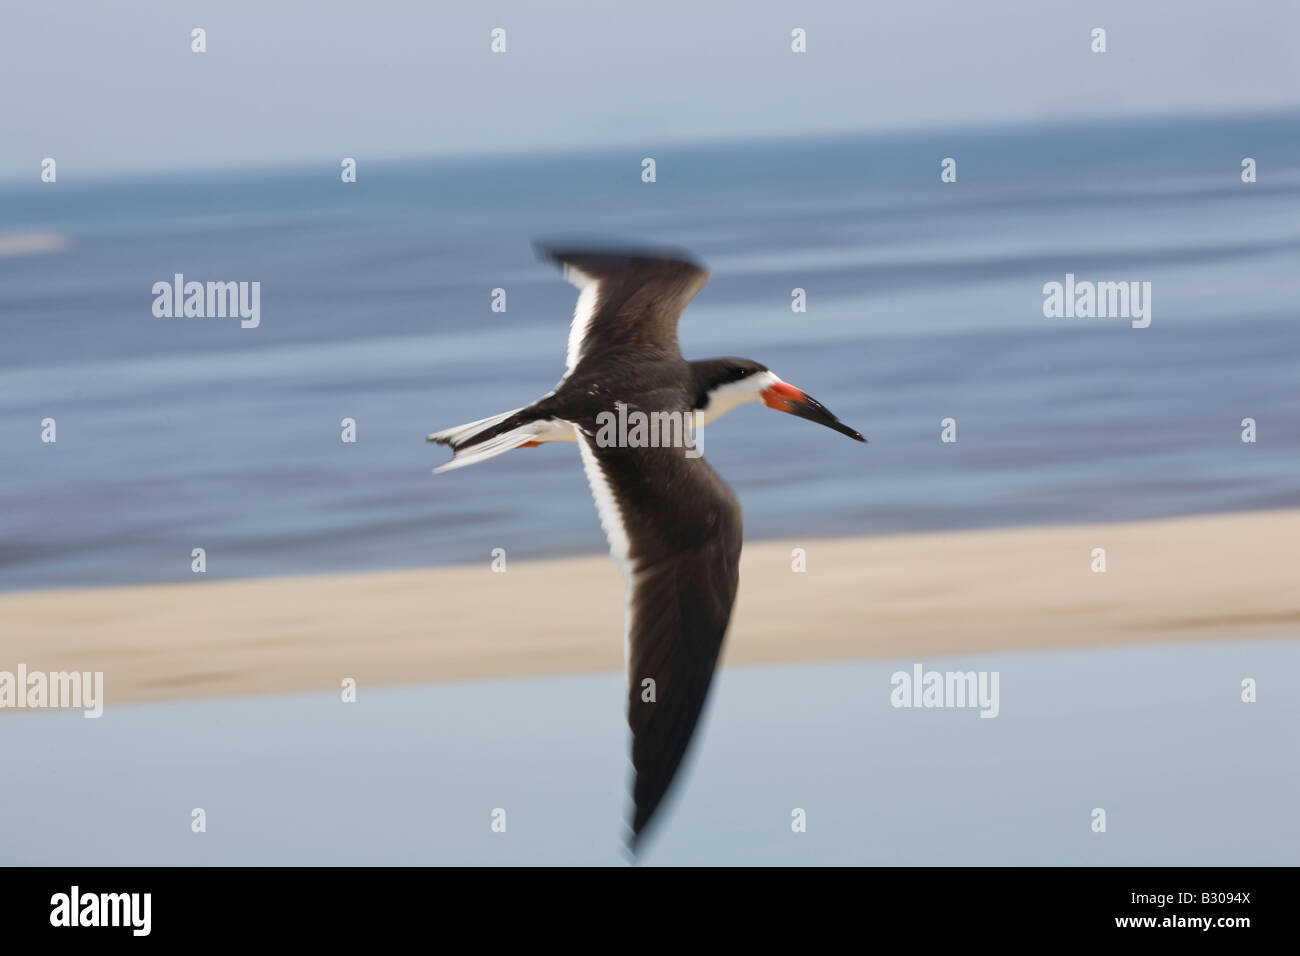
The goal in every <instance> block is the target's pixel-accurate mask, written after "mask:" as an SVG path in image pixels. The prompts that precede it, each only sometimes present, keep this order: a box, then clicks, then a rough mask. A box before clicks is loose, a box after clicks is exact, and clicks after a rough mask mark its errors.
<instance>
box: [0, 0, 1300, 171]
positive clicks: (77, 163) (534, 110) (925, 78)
mask: <svg viewBox="0 0 1300 956" xmlns="http://www.w3.org/2000/svg"><path fill="white" fill-rule="evenodd" d="M0 17H2V18H3V21H2V25H3V28H2V29H0V129H3V131H4V132H3V140H2V142H3V150H0V177H5V178H14V177H25V176H37V175H38V174H39V163H40V160H41V159H42V158H43V157H45V156H53V157H55V158H56V159H57V160H58V163H59V175H60V178H61V179H63V178H64V177H67V176H96V175H103V174H112V173H118V172H136V171H151V170H175V169H194V168H219V167H226V166H257V165H264V164H280V163H298V162H303V163H311V162H317V161H320V162H325V163H330V164H331V165H337V162H338V159H339V157H342V156H355V157H357V158H358V159H362V158H367V159H380V158H397V157H413V156H434V155H445V154H466V153H480V152H501V151H514V150H538V149H545V150H551V149H564V148H569V147H583V146H588V145H598V144H603V145H627V146H633V147H635V148H638V149H639V148H644V149H646V150H647V151H650V150H653V148H654V147H655V145H656V144H657V143H663V142H669V141H682V140H699V139H732V138H743V137H751V136H764V137H766V136H791V137H795V136H799V135H801V134H813V133H828V132H838V131H845V132H861V131H870V130H886V129H897V128H915V127H927V126H944V125H955V124H961V125H968V124H985V123H1007V122H1013V123H1014V122H1027V121H1034V120H1039V119H1056V120H1062V119H1082V118H1089V117H1101V116H1131V115H1143V114H1162V113H1171V112H1173V113H1186V112H1226V113H1240V112H1253V111H1268V110H1276V109H1283V108H1296V107H1297V106H1300V3H1295V2H1294V0H1122V2H1109V0H1102V2H1096V0H1089V2H1086V3H1085V2H1079V0H1073V2H1063V0H980V2H973V0H909V2H908V3H904V4H874V3H873V4H866V3H849V2H847V0H839V2H834V3H827V2H820V3H819V2H808V0H799V2H771V0H746V2H743V3H742V2H739V0H735V2H731V0H727V2H719V0H712V2H710V0H653V2H651V3H641V4H637V3H611V2H594V0H593V2H587V0H577V2H547V3H545V4H542V3H536V2H533V0H519V2H507V3H492V2H479V3H471V2H464V3H447V2H438V0H432V2H431V0H366V2H341V0H277V2H265V0H201V2H187V3H180V2H176V0H132V2H130V3H122V4H119V3H105V2H103V0H71V2H60V3H54V2H49V3H24V4H19V3H9V4H6V5H5V9H4V12H3V14H0ZM196 26H201V27H203V28H205V29H206V30H207V41H208V52H206V53H204V54H195V53H192V52H190V30H191V28H193V27H196ZM1098 26H1100V27H1104V28H1105V29H1106V30H1107V36H1108V46H1109V51H1108V52H1107V53H1105V54H1102V55H1098V54H1094V53H1092V52H1091V51H1090V50H1089V42H1090V40H1089V34H1090V31H1091V29H1092V28H1093V27H1098ZM494 27H503V28H505V29H506V31H507V43H508V52H507V53H506V54H504V55H493V54H492V53H491V52H490V51H489V42H490V31H491V30H492V28H494ZM794 27H802V28H803V29H805V30H806V31H807V35H808V52H807V53H806V54H802V55H796V54H793V53H791V51H790V31H791V30H792V29H793V28H794Z"/></svg>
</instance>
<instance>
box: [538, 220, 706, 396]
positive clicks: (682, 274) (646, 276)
mask: <svg viewBox="0 0 1300 956" xmlns="http://www.w3.org/2000/svg"><path fill="white" fill-rule="evenodd" d="M536 248H537V251H538V253H539V254H541V255H542V256H544V257H545V258H547V259H550V260H552V261H553V262H556V263H558V264H559V265H560V266H562V267H563V269H564V276H565V278H566V279H568V280H569V281H570V282H572V283H573V284H574V285H575V286H577V287H578V289H580V290H581V291H580V292H579V294H578V305H577V307H576V308H575V309H574V312H573V325H572V326H570V328H569V351H568V355H567V357H566V360H565V375H566V376H567V375H568V374H569V373H570V372H572V371H573V370H574V368H575V367H577V365H578V363H579V362H580V361H582V359H583V358H585V357H587V356H588V355H594V354H596V353H598V352H601V351H604V350H606V349H609V348H616V347H618V346H623V345H646V346H653V347H657V348H661V349H665V350H667V351H671V352H678V351H679V349H678V346H677V319H678V317H679V316H681V314H682V310H683V309H684V308H686V305H687V303H688V302H690V301H691V299H692V298H694V297H695V293H697V292H699V291H700V289H701V288H702V287H703V286H704V284H705V283H706V282H708V281H709V273H708V272H707V271H706V270H705V269H704V268H703V267H702V266H700V265H699V264H698V263H695V262H692V261H691V260H690V258H689V256H688V255H687V254H686V253H683V252H680V251H677V250H671V251H668V250H635V251H620V252H614V251H608V250H604V251H600V250H590V249H579V248H565V247H559V246H544V245H538V246H537V247H536Z"/></svg>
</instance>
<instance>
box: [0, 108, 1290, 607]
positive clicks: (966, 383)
mask: <svg viewBox="0 0 1300 956" xmlns="http://www.w3.org/2000/svg"><path fill="white" fill-rule="evenodd" d="M645 156H652V157H653V158H654V159H655V161H656V174H657V179H656V181H655V182H654V183H645V182H643V181H642V179H641V169H642V166H641V161H642V159H643V157H645ZM1247 156H1249V157H1252V158H1253V159H1254V160H1255V161H1256V164H1257V168H1258V181H1257V182H1254V183H1243V182H1242V180H1241V175H1240V174H1241V162H1242V159H1243V157H1247ZM945 157H952V158H954V159H956V160H957V181H956V182H955V183H943V182H941V181H940V176H939V173H940V162H941V160H943V159H944V158H945ZM339 173H340V169H339V166H338V165H337V160H334V161H323V162H322V163H321V164H319V165H316V166H312V167H302V168H284V169H274V170H259V171H236V172H232V171H217V172H211V173H192V174H186V175H157V176H139V177H135V178H124V179H111V180H110V179H105V180H98V181H82V180H79V179H78V177H77V175H76V171H75V170H74V169H68V168H61V169H60V170H59V177H60V178H59V180H58V181H57V182H56V183H54V184H47V183H41V182H39V181H36V179H35V177H33V179H32V180H31V181H29V182H23V183H9V184H4V185H0V237H3V236H6V235H7V236H9V237H11V238H12V237H15V236H17V237H20V240H21V237H30V236H32V235H34V234H44V235H48V236H52V237H54V239H55V240H56V242H57V244H58V245H59V246H61V248H60V249H58V250H56V251H47V252H41V253H31V254H26V255H23V254H16V253H14V250H13V248H10V254H5V255H3V256H0V322H2V323H3V347H2V348H0V449H2V450H3V452H2V454H3V467H2V468H0V589H6V590H16V589H25V588H46V587H58V586H74V585H99V584H113V583H121V582H143V581H178V580H187V579H192V577H193V575H192V573H191V570H190V561H191V557H190V555H191V551H192V549H193V548H196V547H202V548H204V549H205V550H206V553H207V567H208V572H209V574H210V575H211V576H214V577H251V576H259V575H274V574H299V573H310V572H322V571H341V570H361V569H379V568H392V567H404V566H415V565H427V564H439V563H462V562H478V561H486V560H488V557H489V554H490V553H491V551H492V549H493V548H497V547H502V548H505V549H506V550H507V552H508V553H509V554H510V555H511V557H512V558H526V557H536V556H550V555H560V554H571V553H582V552H597V551H601V550H603V549H604V539H603V536H602V534H601V531H600V528H599V525H598V522H597V519H596V516H595V512H594V509H593V507H592V504H591V500H590V496H589V493H588V491H587V488H586V485H585V482H584V480H583V478H582V473H581V469H580V467H579V463H578V457H577V453H576V449H575V448H574V447H573V446H572V445H564V446H554V447H543V448H540V449H533V450H522V451H519V452H512V453H510V454H508V455H505V456H503V457H501V458H498V459H495V460H493V461H490V462H487V463H484V464H481V465H476V466H474V467H472V468H468V469H464V470H461V471H457V472H453V473H449V474H446V475H440V476H437V477H434V476H433V475H431V474H430V470H431V468H432V467H433V466H435V465H437V464H439V463H440V462H442V461H444V460H445V458H446V452H445V450H444V449H441V448H436V447H432V446H429V445H427V444H426V443H425V441H424V436H425V435H426V434H427V433H428V432H430V431H434V430H436V429H439V428H443V427H447V426H449V425H454V424H458V423H460V422H464V421H468V420H471V419H476V418H481V417H483V416H486V415H489V414H492V413H495V412H498V411H503V410H506V409H510V408H514V407H516V406H519V405H523V404H526V403H527V402H529V401H531V400H533V399H534V398H536V397H537V396H539V395H541V394H543V393H545V392H547V391H549V390H550V388H551V387H552V386H553V385H554V383H555V381H556V380H557V379H558V377H559V375H560V374H561V371H562V368H563V358H564V349H565V341H566V336H567V329H568V323H569V318H570V316H571V314H572V309H573V303H574V298H575V291H574V290H573V289H572V288H571V287H569V286H568V285H566V284H565V283H564V282H563V281H562V280H561V278H560V276H559V275H558V273H556V272H555V271H554V270H553V269H552V268H550V267H549V266H547V265H545V264H542V263H540V262H538V261H536V259H535V258H534V255H533V252H532V250H531V246H530V242H531V241H532V240H533V239H535V238H539V237H554V236H573V235H580V236H595V237H601V238H612V239H622V240H639V241H645V242H666V243H671V244H675V245H680V246H685V247H687V248H689V249H692V250H693V251H694V252H695V253H696V254H697V255H698V256H700V257H701V258H702V259H703V260H705V261H706V262H707V263H708V264H709V266H710V267H711V269H712V271H713V279H712V281H711V283H710V284H709V285H708V286H707V287H706V288H705V289H704V290H703V291H702V292H701V293H700V295H699V296H698V297H697V299H696V300H695V302H694V304H692V306H691V307H690V308H689V309H688V310H687V312H686V314H685V317H684V318H683V321H682V327H681V340H682V344H683V349H684V351H685V352H686V354H687V356H688V357H691V358H704V357H709V356H714V355H741V356H746V357H750V358H754V359H757V360H759V361H761V362H763V363H765V364H767V365H769V366H770V367H772V368H773V369H774V370H775V371H776V372H777V373H778V374H780V375H781V376H782V377H783V378H785V379H786V380H788V381H791V382H794V383H795V384H797V385H799V386H801V387H803V388H804V389H806V390H807V391H808V392H809V393H811V394H812V395H814V396H816V397H817V398H818V399H819V400H821V401H822V402H823V403H825V404H826V405H827V406H829V407H830V408H831V409H832V410H833V411H835V412H836V413H837V414H838V415H839V416H840V417H841V418H843V419H844V420H845V421H846V422H848V423H849V424H851V425H853V426H854V427H856V428H858V429H859V430H861V431H862V432H863V433H864V434H866V435H867V436H868V437H869V439H870V444H868V445H865V446H864V445H860V444H857V443H855V442H852V441H849V440H847V439H845V438H843V437H842V436H839V435H837V434H835V433H833V432H831V431H829V430H827V429H823V428H819V427H816V426H814V425H812V424H810V423H808V422H805V421H800V420H797V419H795V418H793V417H790V416H780V415H775V414H772V413H770V412H769V411H767V410H766V409H764V408H762V407H761V406H753V407H747V408H744V409H742V410H740V411H738V412H735V413H733V414H732V415H731V416H729V417H728V418H727V419H725V420H723V421H722V422H720V423H718V424H716V425H713V426H711V427H710V430H709V434H708V436H707V455H708V457H709V459H710V461H711V462H712V463H713V464H714V466H715V467H716V468H717V469H718V470H719V471H720V472H721V473H722V474H723V476H724V477H726V478H727V480H728V481H729V482H730V483H731V485H732V486H733V487H734V489H735V490H736V492H737V494H738V496H739V498H740V500H741V502H742V504H743V506H744V508H745V514H746V533H747V535H748V537H750V538H760V537H772V536H788V535H805V534H806V535H826V534H878V533H886V532H900V531H914V530H933V529H943V528H970V527H988V526H1000V525H1022V524H1035V523H1045V522H1053V523H1055V522H1087V521H1103V520H1120V519H1130V518H1146V517H1159V516H1168V515H1180V514H1193V513H1201V512H1216V511H1228V510H1246V509H1261V508H1275V507H1285V506H1293V505H1296V504H1298V503H1300V468H1298V467H1297V466H1298V465H1300V416H1297V414H1296V408H1297V402H1296V389H1297V384H1298V383H1297V369H1298V368H1300V324H1298V320H1300V314H1298V313H1300V304H1298V301H1300V297H1298V296H1297V292H1300V115H1297V114H1286V115H1272V116H1258V117H1249V118H1240V117H1239V118H1231V119H1225V118H1213V117H1199V118H1170V119H1164V120H1145V121H1125V122H1113V123H1100V124H1089V125H1068V124H1062V125H1054V126H1042V127H1018V128H1006V129H979V130H965V129H958V130H950V131H943V132H926V133H911V134H891V135H872V136H860V137H852V138H837V139H803V138H797V139H788V140H783V141H778V142H746V143H729V144H696V145H681V146H672V147H662V146H657V147H655V148H654V149H653V150H643V149H634V148H629V149H623V150H617V151H607V152H585V153H581V154H573V155H561V154H547V155H528V156H503V157H485V158H477V159H456V160H440V161H428V162H407V163H384V162H379V161H371V160H368V159H367V158H366V157H364V156H361V157H358V179H357V182H355V183H349V184H345V183H343V182H341V180H340V175H339ZM21 244H22V243H21V241H20V242H19V245H20V246H21ZM2 248H4V245H3V243H0V249H2ZM175 273H182V274H184V276H185V277H186V278H187V279H190V280H198V281H258V282H260V283H261V323H260V326H259V327H258V328H255V329H245V328H241V327H240V323H239V321H238V320H236V319H185V318H157V317H155V316H154V314H153V311H152V304H153V298H154V296H153V293H152V291H151V290H152V287H153V284H154V283H155V282H159V281H166V282H170V281H171V279H172V276H173V275H174V274H175ZM1067 273H1072V274H1074V275H1075V276H1076V277H1077V278H1078V279H1079V280H1081V281H1082V280H1092V281H1141V282H1150V283H1151V284H1152V301H1151V325H1150V327H1149V328H1145V329H1135V328H1132V327H1131V325H1130V323H1129V322H1128V321H1127V320H1125V319H1118V318H1110V319H1065V318H1045V317H1044V314H1043V299H1044V296H1043V286H1044V284H1045V283H1047V282H1052V281H1058V282H1060V281H1064V279H1065V276H1066V274H1067ZM498 288H500V289H504V290H505V291H506V296H507V300H506V301H507V306H506V311H505V312H494V311H492V308H491V304H492V299H493V290H494V289H498ZM795 288H802V289H804V290H805V291H806V296H807V311H806V312H802V313H797V312H793V311H792V309H791V292H792V290H793V289H795ZM46 418H53V419H55V421H56V423H57V425H56V427H57V441H56V442H55V443H53V444H48V443H43V442H42V441H41V428H42V425H41V423H42V420H44V419H46ZM344 418H352V419H354V420H355V421H356V423H357V442H356V443H355V444H348V443H344V442H342V441H341V440H340V432H341V427H340V422H341V421H342V420H343V419H344ZM947 418H952V419H954V420H955V422H956V424H957V441H956V442H955V443H944V442H941V441H940V427H941V426H940V423H941V421H942V420H944V419H947ZM1244 418H1253V419H1254V420H1255V421H1256V427H1257V433H1258V440H1257V441H1256V442H1255V443H1243V442H1242V441H1241V432H1242V424H1241V423H1242V420H1243V419H1244Z"/></svg>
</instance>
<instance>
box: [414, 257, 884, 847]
mask: <svg viewBox="0 0 1300 956" xmlns="http://www.w3.org/2000/svg"><path fill="white" fill-rule="evenodd" d="M538 252H539V253H540V254H541V255H542V256H544V257H545V258H548V259H551V260H552V261H554V262H556V263H558V264H559V265H560V266H561V267H562V268H563V270H564V274H565V277H566V278H567V279H568V280H569V281H570V282H572V283H573V284H574V285H576V286H577V287H578V288H579V289H580V290H581V292H580V293H579V295H578V305H577V308H576V309H575V311H574V314H573V324H572V326H571V328H570V331H569V350H568V360H567V363H566V368H565V372H564V376H563V377H562V378H561V379H560V382H559V384H558V385H556V386H555V389H554V390H553V391H552V392H551V393H550V394H549V395H545V396H543V397H542V398H540V399H538V400H537V401H536V402H534V403H533V404H531V405H528V406H527V407H525V408H517V409H515V410H514V411H509V412H504V413H502V414H500V415H493V416H492V417H490V418H484V419H480V420H479V421H476V422H470V423H469V424H466V425H459V426H457V427H455V428H448V429H446V430H445V431H440V432H436V433H435V434H432V435H430V436H429V441H432V442H437V443H438V444H441V445H448V446H450V447H451V449H452V451H453V457H452V459H451V460H450V461H448V462H447V463H446V464H444V465H442V466H440V467H438V468H435V469H434V472H435V473H437V472H442V471H448V470H450V469H453V468H460V467H463V466H465V465H471V464H474V463H475V462H480V461H483V460H485V459H487V458H492V457H493V456H495V455H499V454H502V453H503V452H506V451H509V450H511V449H514V448H520V447H525V446H532V445H538V444H541V443H543V442H552V441H572V442H577V445H578V451H579V453H580V454H581V457H582V466H583V469H584V471H585V472H586V474H587V481H588V483H589V484H590V485H591V493H592V497H593V498H595V500H596V509H597V511H598V512H599V514H600V523H601V526H602V527H603V528H604V531H605V536H606V537H607V538H608V539H609V548H610V551H611V553H612V554H613V556H614V558H615V559H616V560H617V561H618V563H619V565H620V567H621V569H622V571H623V576H624V579H625V580H626V582H627V604H626V620H625V623H624V642H623V651H624V663H625V666H626V676H627V683H628V714H627V719H628V725H629V726H630V727H631V729H632V765H633V768H634V770H635V782H634V783H633V787H632V796H633V801H634V803H635V809H634V813H633V818H632V824H631V826H632V838H631V841H630V843H631V847H632V849H633V850H635V847H636V842H637V840H638V838H639V837H640V835H641V833H642V831H643V830H644V829H645V827H646V824H648V823H649V822H650V819H651V817H652V816H653V815H654V812H655V810H656V808H657V807H658V806H659V803H660V801H661V800H662V799H663V797H664V795H665V793H666V792H667V790H668V787H669V784H670V783H671V782H672V780H673V777H674V775H675V774H676V772H677V768H678V766H679V765H680V764H681V762H682V758H683V756H684V755H685V753H686V748H687V745H688V743H689V742H690V740H691V735H692V733H693V731H694V729H695V724H696V722H697V721H698V720H699V717H700V712H701V710H702V709H703V707H704V701H705V698H706V697H707V696H708V692H709V685H710V684H711V683H712V680H713V670H714V666H715V665H716V663H717V660H718V653H719V651H720V650H721V648H722V640H723V636H724V635H725V633H726V630H727V624H728V621H729V620H730V618H731V608H732V604H733V603H734V601H735V598H736V588H737V585H738V583H739V575H738V563H739V558H740V543H741V520H740V504H739V502H737V501H736V497H735V495H733V494H732V493H731V489H729V488H728V487H727V485H726V484H725V483H724V482H723V480H722V479H721V478H720V477H718V474H717V473H716V472H715V471H714V470H713V469H712V468H710V467H709V465H708V464H707V463H706V462H705V461H704V459H703V458H702V457H699V456H698V452H697V453H696V454H694V455H692V454H691V449H690V448H689V447H688V448H683V447H681V446H679V447H664V445H663V444H662V443H659V442H655V445H656V446H658V447H655V446H650V445H646V444H645V443H644V442H637V441H634V440H627V439H628V436H627V433H626V430H624V431H623V432H622V433H620V435H619V436H618V438H619V439H621V440H615V441H610V440H609V438H610V437H611V436H612V433H613V430H612V429H608V430H607V431H606V432H605V434H604V435H602V428H605V427H606V426H607V425H609V424H610V423H611V420H612V419H613V418H614V416H615V415H617V414H623V415H629V414H630V413H631V412H635V411H640V412H642V413H643V414H645V415H647V416H653V415H654V414H655V413H669V414H672V415H677V416H682V417H686V416H689V417H690V419H691V420H693V421H694V422H695V423H696V424H700V423H703V424H707V423H709V422H711V421H713V420H715V419H716V418H718V417H719V416H721V415H723V414H724V413H726V412H728V411H730V410H731V409H733V408H735V407H737V406H738V405H742V404H744V403H746V402H757V401H761V402H763V403H764V404H765V405H767V407H768V408H774V409H776V410H777V411H782V412H789V413H790V414H793V415H798V416H799V417H800V418H807V419H809V420H810V421H814V422H818V423H820V424H822V425H825V426H827V427H829V428H833V429H834V430H835V431H837V432H840V433H841V434H844V435H848V436H849V437H850V438H853V439H855V440H857V441H866V439H865V438H863V437H862V436H861V435H860V434H858V432H856V431H854V430H853V429H852V428H850V427H849V426H848V425H845V424H844V423H843V422H841V421H840V420H839V419H838V418H836V417H835V416H834V415H832V414H831V413H830V412H829V411H828V410H827V409H826V407H825V406H824V405H822V404H821V403H820V402H818V401H816V400H815V399H813V398H811V397H810V396H809V395H807V394H806V393H804V392H803V391H802V390H801V389H798V388H796V387H795V386H793V385H790V384H789V383H787V382H784V381H782V380H781V379H780V378H778V377H777V375H776V373H774V372H772V371H771V370H770V369H768V368H767V367H766V366H764V365H760V364H759V363H758V362H754V361H750V360H749V359H739V358H718V359H706V360H704V361H699V362H688V361H687V360H686V359H684V358H683V357H682V354H681V351H680V349H679V348H678V345H677V319H678V317H679V316H680V315H681V313H682V310H683V309H684V308H685V307H686V304H687V303H688V302H690V301H691V299H692V298H693V297H694V296H695V294H696V293H697V292H698V291H699V290H700V288H701V287H703V285H704V284H705V283H706V282H707V281H708V278H709V274H708V272H707V271H706V270H705V269H704V268H703V267H702V266H700V265H699V264H698V263H696V262H695V261H693V260H692V259H691V258H690V257H689V256H688V255H686V254H684V253H681V252H678V251H665V250H651V251H646V250H638V251H635V252H627V251H623V252H613V251H610V250H597V251H593V250H584V249H571V248H546V247H540V246H539V247H538ZM619 406H623V408H622V409H620V408H619ZM625 420H626V419H625ZM666 420H667V419H660V420H659V421H660V423H661V424H662V423H663V422H664V421H666ZM633 435H635V430H634V432H633ZM602 439H604V440H602ZM686 441H689V439H686Z"/></svg>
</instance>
